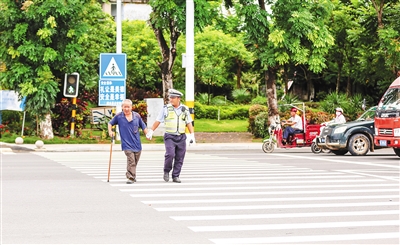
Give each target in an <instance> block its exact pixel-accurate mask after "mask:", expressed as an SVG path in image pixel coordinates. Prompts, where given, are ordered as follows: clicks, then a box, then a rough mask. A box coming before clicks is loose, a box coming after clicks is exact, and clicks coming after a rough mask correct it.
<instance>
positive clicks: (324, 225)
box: [189, 220, 399, 232]
mask: <svg viewBox="0 0 400 245" xmlns="http://www.w3.org/2000/svg"><path fill="white" fill-rule="evenodd" d="M398 225H399V220H378V221H365V220H364V221H347V222H320V223H289V224H270V225H269V224H268V225H266V224H260V225H215V226H189V229H191V230H192V231H194V232H219V231H264V230H289V229H291V230H295V229H312V228H342V227H371V226H378V227H382V226H398Z"/></svg>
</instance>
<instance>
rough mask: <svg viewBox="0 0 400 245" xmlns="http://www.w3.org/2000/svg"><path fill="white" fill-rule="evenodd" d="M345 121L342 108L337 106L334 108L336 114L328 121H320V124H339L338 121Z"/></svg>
mask: <svg viewBox="0 0 400 245" xmlns="http://www.w3.org/2000/svg"><path fill="white" fill-rule="evenodd" d="M345 122H346V118H345V117H344V115H343V109H342V108H340V107H338V108H336V116H335V118H334V119H333V120H331V121H329V122H324V123H321V126H323V127H325V126H326V125H328V124H333V123H334V124H340V123H345ZM321 132H322V128H321Z"/></svg>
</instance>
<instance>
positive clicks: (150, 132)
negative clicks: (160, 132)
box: [146, 129, 154, 140]
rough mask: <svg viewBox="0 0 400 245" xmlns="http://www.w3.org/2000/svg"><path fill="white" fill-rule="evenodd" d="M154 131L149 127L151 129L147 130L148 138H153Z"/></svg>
mask: <svg viewBox="0 0 400 245" xmlns="http://www.w3.org/2000/svg"><path fill="white" fill-rule="evenodd" d="M153 133H154V131H153V130H151V129H149V131H147V134H146V138H147V139H149V140H151V139H152V138H153Z"/></svg>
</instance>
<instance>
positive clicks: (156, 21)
mask: <svg viewBox="0 0 400 245" xmlns="http://www.w3.org/2000/svg"><path fill="white" fill-rule="evenodd" d="M149 3H150V5H151V7H152V9H153V11H152V13H151V14H150V24H151V27H152V28H153V31H154V34H155V36H156V38H157V41H158V45H159V48H160V52H161V56H162V60H161V61H160V62H159V64H158V65H159V67H160V69H161V78H162V83H163V97H164V100H165V101H168V98H167V92H168V89H170V88H173V77H172V74H173V73H172V69H173V67H174V63H175V59H176V57H177V42H178V39H179V37H180V36H181V35H182V34H184V33H185V32H186V0H178V1H175V0H163V1H158V0H150V2H149ZM194 3H195V13H194V15H195V29H197V30H201V29H202V28H203V27H204V26H206V25H207V24H208V23H211V21H212V19H213V18H214V16H215V14H216V6H217V5H216V4H215V2H214V3H213V2H212V1H207V0H194ZM166 37H169V43H167V40H168V39H167V38H166Z"/></svg>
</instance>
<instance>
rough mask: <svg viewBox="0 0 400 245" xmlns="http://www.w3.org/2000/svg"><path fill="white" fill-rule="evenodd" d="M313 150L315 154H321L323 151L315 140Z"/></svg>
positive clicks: (312, 145)
mask: <svg viewBox="0 0 400 245" xmlns="http://www.w3.org/2000/svg"><path fill="white" fill-rule="evenodd" d="M311 151H312V152H313V153H315V154H319V153H321V152H322V148H320V147H319V146H317V144H316V143H315V142H313V143H312V144H311Z"/></svg>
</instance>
